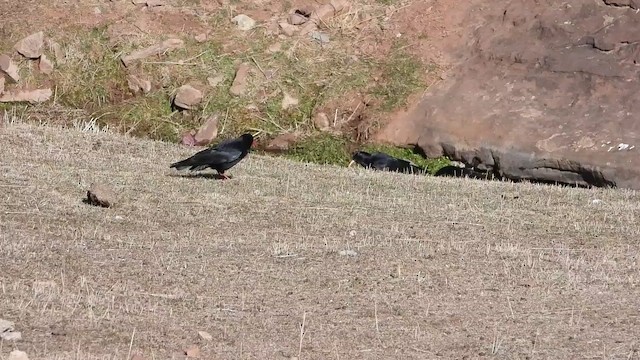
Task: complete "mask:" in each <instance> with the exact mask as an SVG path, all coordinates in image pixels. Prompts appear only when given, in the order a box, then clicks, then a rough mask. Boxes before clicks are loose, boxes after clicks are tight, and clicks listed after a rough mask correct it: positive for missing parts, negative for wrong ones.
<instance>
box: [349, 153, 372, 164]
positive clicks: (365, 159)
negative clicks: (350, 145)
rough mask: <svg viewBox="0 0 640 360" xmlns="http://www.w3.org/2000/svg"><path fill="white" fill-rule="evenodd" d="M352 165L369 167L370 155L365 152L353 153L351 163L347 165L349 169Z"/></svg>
mask: <svg viewBox="0 0 640 360" xmlns="http://www.w3.org/2000/svg"><path fill="white" fill-rule="evenodd" d="M354 163H356V164H358V165H360V166H363V167H368V166H370V165H371V154H369V153H368V152H366V151H356V152H354V153H353V156H352V157H351V162H350V163H349V167H351V166H352V165H353V164H354Z"/></svg>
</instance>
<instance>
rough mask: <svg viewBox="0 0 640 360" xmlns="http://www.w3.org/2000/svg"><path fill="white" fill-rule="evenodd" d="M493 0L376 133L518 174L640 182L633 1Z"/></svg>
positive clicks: (639, 23)
mask: <svg viewBox="0 0 640 360" xmlns="http://www.w3.org/2000/svg"><path fill="white" fill-rule="evenodd" d="M607 3H609V4H611V5H608V4H607ZM623 3H625V4H626V3H629V4H628V5H621V4H623ZM613 4H616V5H613ZM491 6H493V7H495V9H492V10H491V11H489V13H490V14H489V15H487V16H486V17H485V18H484V22H485V23H484V25H483V26H479V27H476V30H475V31H474V32H473V33H470V34H469V36H468V40H469V41H468V43H467V48H466V49H467V51H466V54H464V55H463V56H462V57H461V61H460V62H459V63H458V64H457V65H456V68H454V69H452V70H451V71H450V72H449V74H450V75H449V76H448V77H447V78H446V80H444V81H442V82H440V83H439V84H438V85H435V86H433V87H431V88H430V90H429V92H428V94H427V95H426V96H425V97H424V98H423V99H422V101H421V102H420V103H418V104H417V105H416V106H414V107H413V108H412V109H410V110H409V111H408V113H407V114H406V115H405V116H402V117H399V118H397V119H395V120H393V121H391V122H390V123H389V124H387V126H386V127H385V128H383V129H382V131H381V132H380V133H379V134H377V139H378V140H382V141H388V142H392V143H397V144H416V145H418V146H419V147H421V148H422V149H423V150H424V151H425V153H426V154H427V155H428V156H440V155H447V156H450V157H452V158H453V159H454V160H459V161H463V162H465V163H467V164H471V165H474V166H475V167H476V168H477V169H480V170H487V171H489V172H493V173H495V174H496V175H498V176H501V177H504V178H508V179H512V180H522V179H529V180H536V181H542V182H560V183H567V184H576V185H580V186H617V187H625V188H633V189H640V153H639V152H640V102H639V101H638V99H639V96H640V81H639V80H640V71H639V70H640V17H639V16H638V15H637V14H636V10H634V9H633V7H634V6H635V2H634V1H630V2H628V1H627V2H624V1H597V2H592V1H580V0H569V1H564V2H555V1H550V0H548V1H537V2H533V1H528V0H516V1H512V2H510V3H509V4H508V5H504V4H497V3H496V4H494V5H491ZM474 14H475V13H474V12H473V11H470V15H469V17H470V19H471V16H477V15H474ZM470 21H471V20H470ZM473 21H477V19H475V18H474V19H473Z"/></svg>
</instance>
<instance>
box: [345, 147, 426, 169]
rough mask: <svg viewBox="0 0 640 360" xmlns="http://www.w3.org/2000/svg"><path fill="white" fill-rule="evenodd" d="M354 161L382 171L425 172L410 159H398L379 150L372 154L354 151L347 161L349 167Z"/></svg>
mask: <svg viewBox="0 0 640 360" xmlns="http://www.w3.org/2000/svg"><path fill="white" fill-rule="evenodd" d="M354 163H357V164H358V165H360V166H363V167H365V168H373V169H376V170H382V171H385V170H386V171H395V172H401V173H414V174H416V173H424V172H426V170H425V169H423V168H421V167H419V166H417V165H416V164H414V163H412V162H410V161H407V160H403V159H398V158H396V157H393V156H391V155H388V154H385V153H381V152H374V153H373V154H370V153H368V152H366V151H356V152H355V153H353V157H352V160H351V162H350V163H349V167H351V165H353V164H354Z"/></svg>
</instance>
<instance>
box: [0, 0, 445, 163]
mask: <svg viewBox="0 0 640 360" xmlns="http://www.w3.org/2000/svg"><path fill="white" fill-rule="evenodd" d="M2 7H3V8H2V13H3V14H7V15H8V16H5V18H6V19H7V20H6V21H3V23H2V24H1V25H0V26H1V29H0V32H1V33H2V34H3V35H4V36H0V54H2V57H1V58H0V60H1V61H0V69H2V74H3V77H4V83H3V84H2V85H3V86H2V87H3V90H0V92H4V93H3V94H2V95H0V109H4V110H6V111H8V112H11V115H12V116H14V117H19V118H22V119H26V120H30V121H33V122H38V123H41V122H47V123H56V124H63V125H76V126H85V125H86V124H89V126H99V127H101V128H109V129H110V130H114V131H118V132H121V133H126V134H130V135H134V136H141V137H150V138H153V139H163V140H168V141H172V142H181V143H183V144H186V145H205V144H207V143H209V142H210V141H211V140H212V139H214V138H216V137H228V136H233V135H237V134H238V133H240V132H242V131H247V130H248V131H252V132H254V133H258V134H259V138H260V144H261V148H264V149H266V150H272V151H275V152H278V151H287V150H294V151H292V152H295V153H296V154H298V155H297V156H298V157H301V158H302V159H307V160H314V161H321V162H330V163H345V162H346V160H347V158H348V156H347V155H348V153H349V152H350V151H351V150H352V148H353V147H354V146H355V144H358V143H363V142H366V141H367V140H369V139H370V137H371V135H372V134H374V133H375V132H376V131H377V129H379V127H380V125H381V124H382V123H384V121H385V120H386V119H387V118H388V117H390V116H392V114H393V113H394V111H396V110H397V109H401V108H403V107H404V106H405V105H406V104H407V101H408V99H409V97H410V96H411V95H412V94H420V93H422V92H423V91H424V90H425V89H426V88H428V87H429V85H430V84H432V83H433V82H434V81H436V80H437V79H439V76H440V74H441V73H442V71H443V70H444V69H446V67H447V62H446V61H445V60H444V58H442V56H440V55H439V52H436V51H429V56H421V55H422V54H421V51H418V50H417V49H418V48H416V47H415V46H416V44H415V43H416V41H423V42H428V43H430V42H431V39H432V38H434V37H435V38H439V37H440V34H441V33H444V32H445V31H446V30H444V29H443V28H441V27H440V25H439V22H437V21H435V22H434V23H433V24H432V25H429V26H427V27H424V28H423V27H422V25H424V24H425V23H423V21H425V19H421V20H420V22H419V23H418V21H417V20H416V19H414V18H413V16H414V13H415V12H416V11H422V10H425V8H424V7H423V4H421V3H419V2H415V1H380V0H356V1H346V0H341V1H339V0H334V1H327V2H325V3H318V2H314V1H292V2H280V1H268V0H263V1H222V0H221V1H206V2H205V1H202V2H199V1H195V2H194V1H187V0H155V1H137V0H134V1H129V0H126V1H125V0H118V1H111V0H102V1H97V2H92V3H91V4H89V3H74V4H69V3H61V2H54V1H44V2H35V1H32V2H24V3H18V2H17V1H15V2H14V3H12V2H11V1H10V2H5V3H3V5H2ZM436 10H437V9H436ZM438 16H439V14H438V13H437V12H435V10H434V12H433V13H432V15H431V16H429V17H427V18H426V19H428V18H431V17H432V18H434V19H435V18H438ZM26 24H29V25H28V26H27V25H26ZM407 25H412V26H417V27H419V31H417V29H418V28H416V29H412V28H407V27H406V26H407ZM419 25H420V26H419ZM0 81H2V80H0ZM83 124H84V125H83ZM294 143H297V144H301V145H300V146H296V147H295V149H289V148H290V147H291V145H292V144H294ZM316 144H330V145H331V146H330V147H332V148H336V149H338V150H339V151H336V152H335V153H334V154H333V155H323V156H321V157H320V158H319V159H318V156H316V155H317V154H309V152H310V151H309V150H308V148H314V145H316ZM316 147H317V146H316ZM302 153H304V156H301V155H300V154H302ZM345 154H347V155H345Z"/></svg>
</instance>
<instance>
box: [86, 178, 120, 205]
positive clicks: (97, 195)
mask: <svg viewBox="0 0 640 360" xmlns="http://www.w3.org/2000/svg"><path fill="white" fill-rule="evenodd" d="M115 197H116V196H115V193H114V192H113V191H112V190H111V189H109V188H107V187H105V186H104V185H102V184H97V183H93V184H91V186H90V187H89V190H87V198H86V199H85V200H84V202H85V203H86V204H89V205H93V206H101V207H104V208H110V207H113V205H114V203H115Z"/></svg>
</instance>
